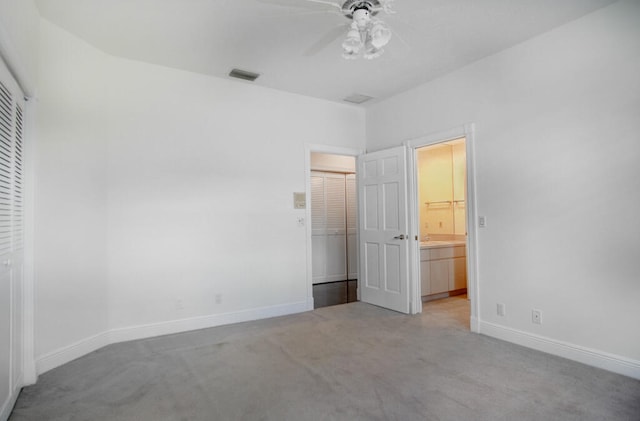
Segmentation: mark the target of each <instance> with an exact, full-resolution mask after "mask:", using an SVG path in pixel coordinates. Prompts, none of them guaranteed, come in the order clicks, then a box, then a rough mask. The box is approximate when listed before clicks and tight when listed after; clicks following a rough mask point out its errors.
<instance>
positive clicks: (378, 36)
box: [369, 20, 391, 49]
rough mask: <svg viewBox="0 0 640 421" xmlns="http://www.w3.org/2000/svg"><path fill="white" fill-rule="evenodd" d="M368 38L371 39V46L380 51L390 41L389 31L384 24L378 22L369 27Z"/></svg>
mask: <svg viewBox="0 0 640 421" xmlns="http://www.w3.org/2000/svg"><path fill="white" fill-rule="evenodd" d="M369 37H370V38H371V45H373V46H374V47H375V48H378V49H380V48H382V47H384V46H385V45H387V44H388V43H389V41H390V40H391V30H390V29H389V27H388V26H387V25H386V24H385V23H384V22H382V21H380V20H378V21H376V22H374V23H373V24H372V25H371V28H370V29H369Z"/></svg>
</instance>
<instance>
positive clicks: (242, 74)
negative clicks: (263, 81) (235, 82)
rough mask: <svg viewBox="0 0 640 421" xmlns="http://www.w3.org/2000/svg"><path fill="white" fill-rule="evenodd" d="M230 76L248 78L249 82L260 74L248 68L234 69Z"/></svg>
mask: <svg viewBox="0 0 640 421" xmlns="http://www.w3.org/2000/svg"><path fill="white" fill-rule="evenodd" d="M229 76H231V77H235V78H236V79H242V80H248V81H249V82H253V81H254V80H256V79H257V78H258V76H260V74H259V73H254V72H249V71H247V70H240V69H233V70H231V71H230V72H229Z"/></svg>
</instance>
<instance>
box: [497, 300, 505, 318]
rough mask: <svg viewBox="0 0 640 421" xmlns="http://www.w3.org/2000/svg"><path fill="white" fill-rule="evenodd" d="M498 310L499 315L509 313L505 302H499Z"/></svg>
mask: <svg viewBox="0 0 640 421" xmlns="http://www.w3.org/2000/svg"><path fill="white" fill-rule="evenodd" d="M496 311H497V313H498V316H502V317H504V316H505V315H506V314H507V313H506V309H505V306H504V303H498V305H497V308H496Z"/></svg>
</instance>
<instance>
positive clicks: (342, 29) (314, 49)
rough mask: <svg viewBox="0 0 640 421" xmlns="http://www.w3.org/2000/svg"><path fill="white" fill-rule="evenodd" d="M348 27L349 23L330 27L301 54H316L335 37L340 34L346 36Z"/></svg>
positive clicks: (338, 36)
mask: <svg viewBox="0 0 640 421" xmlns="http://www.w3.org/2000/svg"><path fill="white" fill-rule="evenodd" d="M348 29H349V24H341V25H338V26H336V27H335V28H332V29H331V30H330V31H329V32H327V33H326V34H324V35H323V36H322V38H320V39H319V40H318V41H316V42H315V43H314V44H313V45H312V46H311V47H309V48H308V49H307V50H306V51H305V52H304V53H303V55H305V56H312V55H315V54H318V53H319V52H320V51H322V50H323V49H324V48H326V47H327V46H328V45H329V44H331V43H332V42H333V41H335V40H336V39H338V38H340V36H346V35H347V30H348Z"/></svg>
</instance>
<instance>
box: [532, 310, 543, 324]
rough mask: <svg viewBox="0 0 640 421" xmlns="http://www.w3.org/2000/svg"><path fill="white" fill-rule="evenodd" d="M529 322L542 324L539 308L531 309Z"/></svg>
mask: <svg viewBox="0 0 640 421" xmlns="http://www.w3.org/2000/svg"><path fill="white" fill-rule="evenodd" d="M531 322H532V323H535V324H537V325H541V324H542V312H541V311H540V310H536V309H533V310H531Z"/></svg>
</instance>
